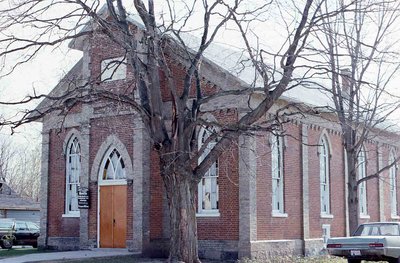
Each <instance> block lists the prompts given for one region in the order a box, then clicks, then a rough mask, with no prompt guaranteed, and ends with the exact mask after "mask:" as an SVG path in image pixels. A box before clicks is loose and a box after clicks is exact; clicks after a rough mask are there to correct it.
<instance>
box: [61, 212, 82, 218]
mask: <svg viewBox="0 0 400 263" xmlns="http://www.w3.org/2000/svg"><path fill="white" fill-rule="evenodd" d="M80 216H81V215H80V213H77V214H63V215H62V216H61V217H66V218H70V217H71V218H78V217H80Z"/></svg>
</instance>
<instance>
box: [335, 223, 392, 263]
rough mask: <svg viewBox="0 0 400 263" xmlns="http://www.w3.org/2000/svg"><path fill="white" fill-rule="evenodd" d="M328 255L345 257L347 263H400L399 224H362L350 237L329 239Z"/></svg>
mask: <svg viewBox="0 0 400 263" xmlns="http://www.w3.org/2000/svg"><path fill="white" fill-rule="evenodd" d="M327 249H328V252H329V254H331V255H333V256H339V257H345V258H347V261H348V262H349V263H360V262H361V260H367V261H387V262H390V263H400V223H399V222H377V223H367V224H362V225H360V226H359V227H358V229H357V231H356V232H355V233H354V235H353V236H352V237H337V238H329V239H328V242H327Z"/></svg>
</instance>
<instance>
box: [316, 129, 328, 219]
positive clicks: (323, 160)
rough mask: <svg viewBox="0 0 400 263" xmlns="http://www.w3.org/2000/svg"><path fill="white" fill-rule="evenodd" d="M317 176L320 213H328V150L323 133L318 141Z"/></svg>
mask: <svg viewBox="0 0 400 263" xmlns="http://www.w3.org/2000/svg"><path fill="white" fill-rule="evenodd" d="M318 153H319V176H320V201H321V215H329V214H330V212H331V211H330V165H329V159H330V150H329V143H328V138H327V137H326V135H323V136H322V138H321V141H320V143H319V149H318Z"/></svg>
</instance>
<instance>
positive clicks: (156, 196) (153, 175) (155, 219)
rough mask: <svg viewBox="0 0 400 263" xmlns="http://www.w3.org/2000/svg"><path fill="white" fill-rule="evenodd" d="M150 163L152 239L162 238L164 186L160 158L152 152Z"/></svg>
mask: <svg viewBox="0 0 400 263" xmlns="http://www.w3.org/2000/svg"><path fill="white" fill-rule="evenodd" d="M150 158H151V161H150V165H151V166H150V207H149V209H150V239H151V240H152V239H158V238H162V237H163V236H162V231H163V193H164V192H165V190H164V184H163V181H162V178H161V175H160V158H159V156H158V154H157V152H156V151H155V150H153V151H151V156H150Z"/></svg>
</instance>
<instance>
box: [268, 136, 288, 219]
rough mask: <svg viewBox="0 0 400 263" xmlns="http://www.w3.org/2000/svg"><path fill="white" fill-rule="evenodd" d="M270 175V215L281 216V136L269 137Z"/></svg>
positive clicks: (282, 211)
mask: <svg viewBox="0 0 400 263" xmlns="http://www.w3.org/2000/svg"><path fill="white" fill-rule="evenodd" d="M271 169H272V170H271V174H272V215H273V216H274V215H283V214H284V212H285V210H284V176H283V136H282V135H280V134H272V136H271Z"/></svg>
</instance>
